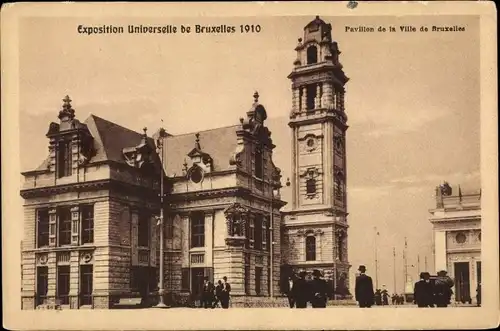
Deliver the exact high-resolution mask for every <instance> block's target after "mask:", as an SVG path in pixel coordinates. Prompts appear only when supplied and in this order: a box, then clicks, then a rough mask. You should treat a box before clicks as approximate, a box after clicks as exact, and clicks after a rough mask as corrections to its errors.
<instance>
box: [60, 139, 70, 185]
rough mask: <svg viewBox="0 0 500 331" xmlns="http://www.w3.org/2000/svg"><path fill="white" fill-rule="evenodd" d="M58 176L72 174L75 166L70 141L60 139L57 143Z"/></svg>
mask: <svg viewBox="0 0 500 331" xmlns="http://www.w3.org/2000/svg"><path fill="white" fill-rule="evenodd" d="M56 154H57V177H58V178H61V177H65V176H71V171H72V167H73V164H72V163H73V162H72V156H73V155H72V154H73V152H72V150H71V142H70V141H60V142H59V144H58V145H57V151H56Z"/></svg>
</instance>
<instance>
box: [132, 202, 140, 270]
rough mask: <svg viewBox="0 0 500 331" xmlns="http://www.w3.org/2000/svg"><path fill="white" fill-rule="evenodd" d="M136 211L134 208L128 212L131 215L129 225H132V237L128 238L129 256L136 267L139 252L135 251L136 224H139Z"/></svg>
mask: <svg viewBox="0 0 500 331" xmlns="http://www.w3.org/2000/svg"><path fill="white" fill-rule="evenodd" d="M138 212H139V211H138V210H137V209H136V208H133V209H131V210H130V215H131V223H132V237H131V238H130V243H131V245H130V246H131V247H130V249H131V256H132V265H133V266H136V265H138V264H139V252H138V249H137V246H138V240H139V238H138V233H139V229H138V226H139V225H138V223H139V214H138Z"/></svg>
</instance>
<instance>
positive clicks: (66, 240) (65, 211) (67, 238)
mask: <svg viewBox="0 0 500 331" xmlns="http://www.w3.org/2000/svg"><path fill="white" fill-rule="evenodd" d="M57 218H58V221H59V246H63V245H71V210H70V208H68V207H64V208H60V209H58V210H57Z"/></svg>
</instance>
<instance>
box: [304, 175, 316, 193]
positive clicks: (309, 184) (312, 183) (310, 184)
mask: <svg viewBox="0 0 500 331" xmlns="http://www.w3.org/2000/svg"><path fill="white" fill-rule="evenodd" d="M306 192H307V194H314V193H316V180H315V179H314V178H309V179H308V180H306Z"/></svg>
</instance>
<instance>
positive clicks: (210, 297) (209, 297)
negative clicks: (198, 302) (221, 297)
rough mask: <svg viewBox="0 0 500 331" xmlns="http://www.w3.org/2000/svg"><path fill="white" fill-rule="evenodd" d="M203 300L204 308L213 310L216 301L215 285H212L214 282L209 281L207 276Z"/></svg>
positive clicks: (204, 283)
mask: <svg viewBox="0 0 500 331" xmlns="http://www.w3.org/2000/svg"><path fill="white" fill-rule="evenodd" d="M202 300H203V307H205V308H213V306H212V304H213V301H214V284H212V282H211V281H210V280H209V279H208V277H207V276H205V279H204V282H203V294H202Z"/></svg>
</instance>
